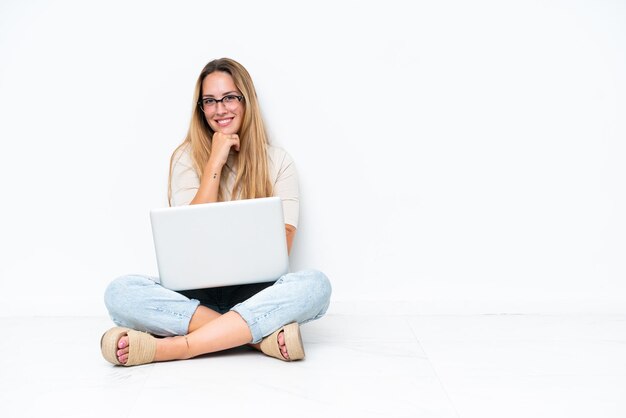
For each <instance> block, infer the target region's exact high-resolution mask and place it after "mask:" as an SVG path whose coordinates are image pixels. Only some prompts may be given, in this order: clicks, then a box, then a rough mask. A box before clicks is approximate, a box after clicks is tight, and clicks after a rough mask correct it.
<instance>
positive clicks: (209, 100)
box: [202, 97, 215, 106]
mask: <svg viewBox="0 0 626 418" xmlns="http://www.w3.org/2000/svg"><path fill="white" fill-rule="evenodd" d="M202 104H203V105H205V106H211V105H214V104H215V99H213V98H211V97H206V98H204V99H202Z"/></svg>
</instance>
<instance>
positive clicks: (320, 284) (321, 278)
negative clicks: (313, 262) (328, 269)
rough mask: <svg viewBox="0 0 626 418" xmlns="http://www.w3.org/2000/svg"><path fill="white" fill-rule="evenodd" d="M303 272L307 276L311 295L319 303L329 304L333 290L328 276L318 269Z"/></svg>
mask: <svg viewBox="0 0 626 418" xmlns="http://www.w3.org/2000/svg"><path fill="white" fill-rule="evenodd" d="M302 273H303V275H304V276H305V277H306V281H307V291H308V294H309V295H310V297H312V298H314V299H315V300H316V301H317V302H318V304H320V305H322V306H328V303H329V302H330V295H331V294H332V291H333V289H332V286H331V284H330V280H329V279H328V277H327V276H326V275H325V274H324V273H322V272H321V271H318V270H305V271H303V272H302Z"/></svg>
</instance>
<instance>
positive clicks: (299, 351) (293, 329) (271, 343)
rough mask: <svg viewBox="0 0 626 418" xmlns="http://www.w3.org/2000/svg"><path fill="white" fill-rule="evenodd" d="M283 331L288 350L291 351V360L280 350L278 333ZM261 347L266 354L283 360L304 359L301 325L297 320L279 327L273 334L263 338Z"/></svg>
mask: <svg viewBox="0 0 626 418" xmlns="http://www.w3.org/2000/svg"><path fill="white" fill-rule="evenodd" d="M281 331H283V337H284V338H285V346H286V347H287V352H288V353H289V360H287V359H286V358H285V357H283V354H282V352H281V351H280V345H279V344H278V334H279V333H280V332H281ZM260 348H261V351H262V352H263V353H264V354H266V355H268V356H270V357H275V358H277V359H279V360H282V361H293V360H301V359H303V358H304V346H303V344H302V337H301V335H300V326H299V325H298V323H297V322H292V323H291V324H288V325H285V326H284V327H282V328H279V329H277V330H276V331H274V332H273V333H272V334H270V335H268V336H267V337H265V338H263V340H262V341H261V346H260Z"/></svg>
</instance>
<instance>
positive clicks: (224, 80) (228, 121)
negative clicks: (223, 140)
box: [200, 71, 244, 134]
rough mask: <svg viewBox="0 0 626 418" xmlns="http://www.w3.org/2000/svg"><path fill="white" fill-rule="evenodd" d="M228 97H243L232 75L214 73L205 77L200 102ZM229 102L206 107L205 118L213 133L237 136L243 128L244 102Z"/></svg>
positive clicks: (204, 109) (220, 72) (204, 108)
mask: <svg viewBox="0 0 626 418" xmlns="http://www.w3.org/2000/svg"><path fill="white" fill-rule="evenodd" d="M226 96H241V92H240V91H239V90H238V89H237V87H236V86H235V82H234V81H233V78H232V77H231V75H230V74H228V73H225V72H222V71H214V72H212V73H211V74H209V75H207V76H206V77H204V80H203V81H202V95H201V96H200V100H203V99H207V98H211V99H215V100H220V99H223V98H224V97H226ZM231 99H232V98H231ZM227 100H228V99H227ZM227 100H224V101H221V102H217V103H213V104H212V105H210V106H204V107H203V111H204V117H205V118H206V121H207V123H208V124H209V126H210V127H211V129H213V131H215V132H222V133H224V134H236V133H238V132H239V129H240V128H241V123H242V120H243V112H244V102H243V99H242V101H241V102H240V101H239V100H231V101H230V102H228V103H227Z"/></svg>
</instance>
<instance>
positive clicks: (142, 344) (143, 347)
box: [125, 329, 157, 366]
mask: <svg viewBox="0 0 626 418" xmlns="http://www.w3.org/2000/svg"><path fill="white" fill-rule="evenodd" d="M128 341H129V343H130V350H129V351H128V361H127V362H126V364H125V366H137V365H139V364H146V363H152V362H153V361H154V356H155V354H156V346H157V344H156V338H154V337H153V336H152V335H150V334H148V333H145V332H140V331H135V330H132V329H131V330H130V331H128Z"/></svg>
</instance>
